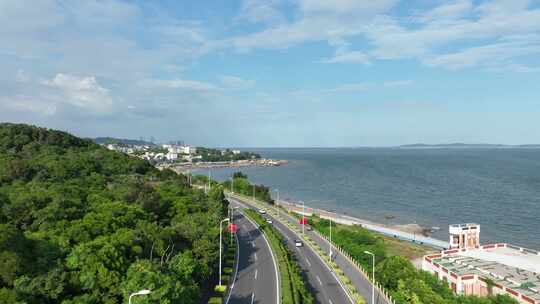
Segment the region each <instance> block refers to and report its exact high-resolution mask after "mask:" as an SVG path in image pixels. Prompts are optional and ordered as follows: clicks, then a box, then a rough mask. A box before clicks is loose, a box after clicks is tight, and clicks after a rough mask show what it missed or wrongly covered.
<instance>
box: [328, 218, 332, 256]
mask: <svg viewBox="0 0 540 304" xmlns="http://www.w3.org/2000/svg"><path fill="white" fill-rule="evenodd" d="M328 218H329V219H330V243H329V245H330V250H329V254H330V260H332V216H329V217H328Z"/></svg>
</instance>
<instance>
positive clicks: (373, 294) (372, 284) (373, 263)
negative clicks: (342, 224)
mask: <svg viewBox="0 0 540 304" xmlns="http://www.w3.org/2000/svg"><path fill="white" fill-rule="evenodd" d="M364 253H365V254H369V255H371V257H372V258H373V260H372V261H373V262H372V265H371V267H372V271H371V276H372V279H371V304H375V254H373V253H371V252H369V251H367V250H366V251H364Z"/></svg>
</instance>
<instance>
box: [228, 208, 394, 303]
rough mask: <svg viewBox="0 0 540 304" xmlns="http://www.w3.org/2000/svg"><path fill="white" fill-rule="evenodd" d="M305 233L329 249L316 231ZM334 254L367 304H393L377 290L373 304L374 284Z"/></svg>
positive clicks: (340, 255) (336, 261)
mask: <svg viewBox="0 0 540 304" xmlns="http://www.w3.org/2000/svg"><path fill="white" fill-rule="evenodd" d="M235 200H237V201H238V199H236V198H235ZM241 202H242V203H245V204H246V205H249V202H247V201H243V200H242V201H241ZM249 206H251V205H249ZM252 207H253V206H252ZM280 212H281V215H282V216H283V218H285V220H287V221H289V223H291V224H293V225H297V226H298V227H300V224H299V223H298V220H297V219H296V218H294V217H292V216H290V215H289V214H287V213H285V212H283V211H280ZM274 220H276V219H274ZM277 222H278V221H274V223H277ZM281 227H285V226H284V225H282V226H280V229H281ZM287 230H288V231H289V232H291V233H292V235H293V236H295V238H299V237H298V236H297V235H296V232H294V231H291V230H289V229H287ZM287 230H283V231H287ZM278 231H279V230H278ZM305 233H306V234H307V235H308V236H309V237H310V238H311V239H313V240H314V241H315V242H316V243H317V244H318V245H319V246H320V247H321V248H324V249H326V248H329V246H330V244H329V243H328V241H326V240H325V239H323V238H322V237H320V236H319V235H318V234H317V233H316V232H315V231H307V230H306V231H305ZM306 248H307V247H306V246H304V249H306ZM333 252H334V262H335V263H336V264H337V265H338V266H339V268H341V270H343V272H344V273H345V275H346V276H347V277H348V278H349V279H350V280H351V283H352V284H353V285H354V287H355V288H356V290H357V291H358V293H360V294H361V295H362V297H363V298H364V299H365V300H366V303H367V304H391V303H390V302H389V301H388V300H387V299H386V298H385V297H384V296H383V295H382V294H381V293H380V292H379V291H378V290H377V289H375V301H374V302H373V303H372V302H371V292H372V284H371V282H370V281H369V280H368V279H367V278H366V277H365V275H364V274H363V273H361V272H360V271H359V270H357V268H356V266H355V265H354V264H353V263H352V262H351V261H350V260H348V259H347V258H346V257H345V256H344V255H342V254H341V253H340V252H339V251H338V250H333ZM313 254H316V253H315V252H313ZM319 260H320V259H319ZM321 262H322V261H321ZM325 303H328V302H325ZM332 303H336V302H334V301H332ZM338 303H350V301H349V302H338Z"/></svg>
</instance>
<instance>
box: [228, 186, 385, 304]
mask: <svg viewBox="0 0 540 304" xmlns="http://www.w3.org/2000/svg"><path fill="white" fill-rule="evenodd" d="M227 195H230V196H232V197H233V198H235V199H239V200H241V201H242V202H247V203H251V204H253V205H255V207H257V208H260V209H264V208H267V209H271V210H273V211H274V214H273V215H276V216H277V217H278V218H279V214H282V213H284V214H285V216H286V217H288V218H289V219H292V220H294V221H295V220H296V219H295V218H294V217H292V216H291V215H289V214H287V213H286V212H285V211H284V210H282V209H280V208H278V207H275V206H272V205H270V204H268V203H265V202H261V201H257V200H254V199H252V198H250V197H244V196H243V195H238V194H232V193H230V192H229V193H227ZM284 224H285V225H286V226H287V227H289V228H291V229H292V230H294V231H296V232H297V233H299V232H300V229H299V228H298V226H296V225H291V223H290V221H288V220H286V219H285V222H284ZM313 232H314V233H315V234H317V235H318V236H319V237H320V238H322V239H324V240H325V241H326V242H328V243H329V244H331V246H332V247H334V248H336V249H337V250H338V251H339V252H340V253H341V254H342V255H343V256H344V257H345V258H346V259H347V260H348V261H349V263H351V264H353V265H354V267H355V269H356V270H358V271H359V272H360V273H361V274H362V275H363V276H364V278H365V279H366V280H367V281H369V282H371V284H374V285H375V288H376V289H377V291H378V292H379V294H380V295H382V296H383V297H384V298H385V300H386V301H387V302H388V303H392V304H395V300H394V299H392V296H391V295H390V294H389V293H388V292H387V291H386V290H385V289H384V287H383V286H382V285H381V284H380V283H378V282H377V281H375V282H373V280H372V279H371V278H370V277H369V275H368V274H367V272H366V271H365V269H363V267H362V266H361V265H360V263H359V262H358V261H356V260H355V259H354V258H353V257H352V256H351V255H350V254H349V253H348V252H347V251H345V250H343V248H341V247H339V246H337V245H336V244H335V243H334V242H330V240H329V239H328V238H327V237H326V236H324V235H322V234H320V233H319V232H318V231H316V230H313ZM300 237H301V238H305V239H306V240H307V242H306V243H308V245H309V246H311V247H312V248H313V246H318V245H317V244H316V243H315V241H313V240H311V238H309V237H308V236H306V235H304V236H302V235H300ZM313 249H314V251H315V252H316V253H317V254H318V255H319V256H321V257H322V260H323V261H324V262H325V263H326V265H327V266H328V267H330V268H331V269H334V271H335V272H336V274H337V277H338V279H339V280H340V281H341V283H342V284H343V286H345V287H346V292H347V293H348V296H349V297H351V298H352V299H354V301H355V302H356V303H365V301H364V300H363V299H362V297H361V296H360V295H359V293H358V291H357V290H356V288H355V287H354V286H352V284H351V280H350V278H348V277H347V276H346V275H345V274H344V273H343V270H342V269H340V268H339V267H338V265H337V264H335V263H334V262H333V261H331V260H329V259H326V258H327V256H326V255H321V254H320V252H321V251H322V249H321V248H320V247H319V250H317V249H316V248H313ZM336 270H338V271H336ZM343 277H344V278H346V280H343ZM343 281H345V282H343ZM358 298H360V299H358Z"/></svg>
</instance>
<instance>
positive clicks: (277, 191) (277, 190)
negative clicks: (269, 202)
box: [274, 189, 279, 203]
mask: <svg viewBox="0 0 540 304" xmlns="http://www.w3.org/2000/svg"><path fill="white" fill-rule="evenodd" d="M274 191H276V193H277V200H276V202H277V203H279V189H274Z"/></svg>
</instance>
